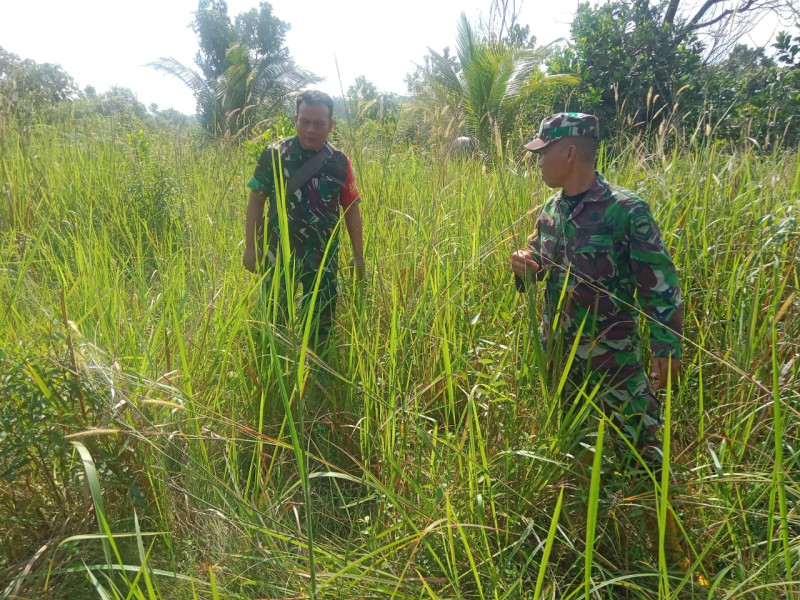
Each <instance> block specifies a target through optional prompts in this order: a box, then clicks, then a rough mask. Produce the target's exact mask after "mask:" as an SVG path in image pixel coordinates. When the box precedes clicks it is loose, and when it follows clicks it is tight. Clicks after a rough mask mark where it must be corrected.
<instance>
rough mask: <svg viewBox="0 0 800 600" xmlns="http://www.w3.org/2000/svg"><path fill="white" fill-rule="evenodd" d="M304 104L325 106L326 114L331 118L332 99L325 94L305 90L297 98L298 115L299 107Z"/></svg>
mask: <svg viewBox="0 0 800 600" xmlns="http://www.w3.org/2000/svg"><path fill="white" fill-rule="evenodd" d="M303 102H305V103H306V104H316V105H318V106H319V105H323V104H324V105H325V106H327V107H328V114H330V118H331V119H332V118H333V98H331V97H330V96H328V94H326V93H325V92H320V91H319V90H306V91H305V92H303V93H301V94H300V95H299V96H298V97H297V112H298V113H300V105H301V104H302V103H303Z"/></svg>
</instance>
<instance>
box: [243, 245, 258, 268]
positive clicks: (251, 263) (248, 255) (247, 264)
mask: <svg viewBox="0 0 800 600" xmlns="http://www.w3.org/2000/svg"><path fill="white" fill-rule="evenodd" d="M242 264H244V268H245V269H247V270H248V271H250V272H251V273H255V272H256V249H255V248H245V249H244V256H243V257H242Z"/></svg>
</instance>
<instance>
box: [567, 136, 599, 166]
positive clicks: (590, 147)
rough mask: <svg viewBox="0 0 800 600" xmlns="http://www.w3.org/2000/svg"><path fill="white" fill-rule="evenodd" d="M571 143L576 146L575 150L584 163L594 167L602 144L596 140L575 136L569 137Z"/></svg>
mask: <svg viewBox="0 0 800 600" xmlns="http://www.w3.org/2000/svg"><path fill="white" fill-rule="evenodd" d="M569 143H570V144H572V145H573V146H575V150H577V152H578V156H579V157H580V158H581V160H582V161H583V162H585V163H587V164H592V165H594V162H595V160H596V159H597V149H598V148H599V147H600V143H599V142H598V141H597V140H596V139H595V138H593V137H588V136H577V135H573V136H570V137H569Z"/></svg>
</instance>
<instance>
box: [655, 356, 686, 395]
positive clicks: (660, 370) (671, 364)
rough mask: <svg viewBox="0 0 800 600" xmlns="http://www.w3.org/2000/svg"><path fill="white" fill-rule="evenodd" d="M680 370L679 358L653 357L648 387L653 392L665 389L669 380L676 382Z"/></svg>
mask: <svg viewBox="0 0 800 600" xmlns="http://www.w3.org/2000/svg"><path fill="white" fill-rule="evenodd" d="M680 369H681V359H680V358H663V357H653V364H652V366H651V367H650V385H651V386H652V387H653V391H654V392H657V391H658V390H663V389H666V387H667V384H668V382H669V379H670V378H672V380H673V381H677V380H678V371H680Z"/></svg>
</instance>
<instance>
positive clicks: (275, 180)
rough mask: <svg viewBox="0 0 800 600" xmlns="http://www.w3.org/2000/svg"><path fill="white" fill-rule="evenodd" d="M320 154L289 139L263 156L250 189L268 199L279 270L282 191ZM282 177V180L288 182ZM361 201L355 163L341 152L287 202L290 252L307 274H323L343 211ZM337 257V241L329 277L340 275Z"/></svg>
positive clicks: (270, 250)
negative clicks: (278, 189) (278, 190)
mask: <svg viewBox="0 0 800 600" xmlns="http://www.w3.org/2000/svg"><path fill="white" fill-rule="evenodd" d="M314 154H316V151H314V150H305V149H303V147H302V146H301V145H300V140H299V139H298V138H297V136H293V137H290V138H285V139H283V140H281V141H280V142H278V143H276V144H274V145H272V146H270V147H268V148H266V149H265V150H264V151H263V152H262V153H261V156H260V157H259V159H258V164H257V166H256V169H255V172H254V174H253V177H252V178H251V179H250V181H249V182H248V183H247V185H248V187H250V189H253V190H256V191H260V192H262V193H264V194H265V195H266V196H267V198H268V203H269V204H268V207H267V211H266V220H265V227H264V231H265V234H266V236H267V258H268V261H269V264H273V265H274V264H275V255H276V250H277V248H278V245H279V240H280V227H279V224H278V205H277V200H276V194H275V189H276V185H281V184H282V185H284V186H285V185H286V182H287V181H288V179H289V177H290V176H291V174H292V173H293V172H294V171H295V170H296V169H298V168H299V167H300V166H301V165H302V164H303V163H304V162H305V161H306V160H308V159H309V158H311V157H312V156H313V155H314ZM278 168H281V169H282V171H283V172H282V174H280V173H277V172H276V169H278ZM279 175H282V180H281V178H280V177H279ZM358 200H359V193H358V188H357V187H356V184H355V177H354V176H353V168H352V166H351V164H350V160H349V159H348V158H347V156H345V154H344V153H343V152H341V151H339V150H336V149H334V152H333V155H332V156H330V157H329V158H327V159H326V160H325V162H323V163H322V165H321V166H320V168H319V169H318V171H317V172H316V173H315V174H314V175H312V176H311V177H310V178H309V180H308V181H306V182H305V183H304V184H303V185H301V186H300V188H299V189H298V190H297V191H296V192H295V193H294V194H293V195H292V196H289V197H287V198H286V208H287V217H288V228H289V232H288V233H289V242H290V247H291V250H292V254H293V255H294V257H295V260H296V261H297V264H298V267H300V269H301V271H304V272H316V271H318V270H319V268H320V266H321V264H322V257H323V255H324V254H325V248H326V246H327V245H328V241H329V240H330V239H331V236H332V235H333V231H334V228H335V227H336V223H337V222H338V220H339V207H340V206H341V207H347V206H350V205H351V204H353V203H354V202H357V201H358ZM337 257H338V244H337V240H336V239H334V240H333V242H332V244H331V248H330V250H329V252H328V259H327V264H326V266H325V271H331V272H334V273H335V271H336V262H337Z"/></svg>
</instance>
